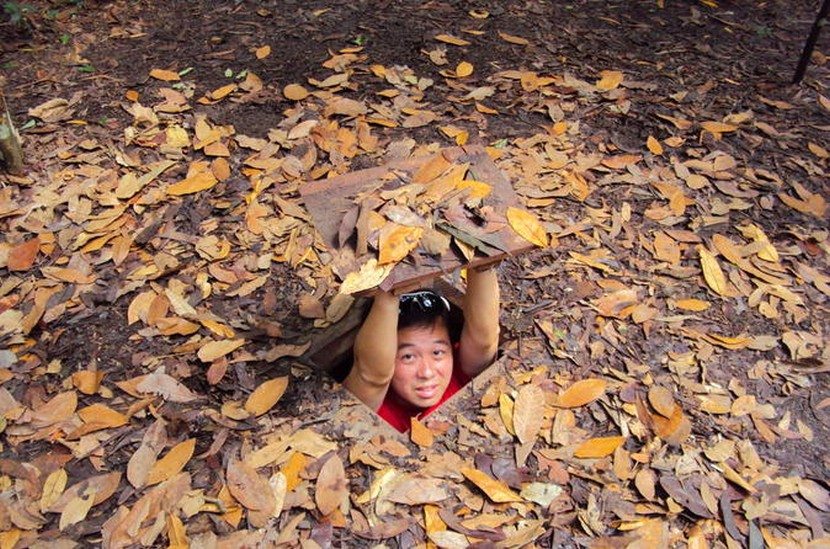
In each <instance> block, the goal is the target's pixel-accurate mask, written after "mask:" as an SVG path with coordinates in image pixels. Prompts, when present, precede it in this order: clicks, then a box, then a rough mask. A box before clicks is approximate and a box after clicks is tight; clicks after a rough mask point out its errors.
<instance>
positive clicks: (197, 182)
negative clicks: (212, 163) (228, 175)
mask: <svg viewBox="0 0 830 549" xmlns="http://www.w3.org/2000/svg"><path fill="white" fill-rule="evenodd" d="M218 182H219V180H218V179H216V176H215V175H213V173H212V172H210V171H204V172H197V173H195V174H193V175H191V176H190V177H188V178H186V179H184V180H183V181H180V182H178V183H174V184H173V185H170V186H169V187H167V194H171V195H173V196H182V195H185V194H193V193H197V192H199V191H204V190H207V189H210V188H211V187H213V186H214V185H216V183H218Z"/></svg>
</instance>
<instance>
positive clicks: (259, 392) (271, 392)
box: [245, 376, 288, 417]
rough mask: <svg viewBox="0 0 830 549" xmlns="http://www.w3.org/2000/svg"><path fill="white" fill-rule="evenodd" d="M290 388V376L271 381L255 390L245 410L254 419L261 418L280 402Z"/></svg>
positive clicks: (247, 401)
mask: <svg viewBox="0 0 830 549" xmlns="http://www.w3.org/2000/svg"><path fill="white" fill-rule="evenodd" d="M287 387H288V376H282V377H277V378H274V379H270V380H268V381H266V382H264V383H262V384H260V386H259V387H257V388H256V389H254V392H253V393H251V394H250V396H249V397H248V399H247V400H246V401H245V410H247V411H248V412H250V413H251V414H252V415H253V416H254V417H258V416H261V415H262V414H264V413H266V412H267V411H268V410H270V409H271V408H273V407H274V405H275V404H276V403H277V402H278V401H279V400H280V398H281V397H282V395H283V393H285V389H286V388H287Z"/></svg>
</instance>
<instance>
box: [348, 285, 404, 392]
mask: <svg viewBox="0 0 830 549" xmlns="http://www.w3.org/2000/svg"><path fill="white" fill-rule="evenodd" d="M397 334H398V297H397V296H394V295H392V294H389V293H386V292H382V293H380V294H378V295H377V296H375V299H374V302H373V303H372V308H371V310H370V311H369V315H368V316H367V317H366V320H365V321H364V322H363V326H361V327H360V331H358V333H357V337H356V338H355V345H354V358H355V366H356V367H358V368H359V370H360V371H359V372H358V374H359V376H360V377H361V378H362V379H363V381H367V382H370V383H377V384H383V383H388V382H389V380H390V379H391V378H392V374H393V373H394V371H395V353H396V351H397Z"/></svg>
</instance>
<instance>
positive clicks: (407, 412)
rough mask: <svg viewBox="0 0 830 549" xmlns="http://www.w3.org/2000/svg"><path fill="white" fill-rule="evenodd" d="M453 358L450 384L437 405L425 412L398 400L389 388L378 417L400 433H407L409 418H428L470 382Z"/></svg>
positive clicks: (457, 361)
mask: <svg viewBox="0 0 830 549" xmlns="http://www.w3.org/2000/svg"><path fill="white" fill-rule="evenodd" d="M454 354H455V353H454ZM454 358H455V360H453V367H452V376H450V383H449V385H447V390H446V391H444V394H443V395H441V399H440V400H439V401H438V403H437V404H434V405H432V406H430V407H429V408H427V409H426V410H424V409H423V408H416V407H414V406H411V405H409V404H407V403H406V402H404V401H403V400H401V399H400V398H398V395H396V394H395V393H394V391H393V389H392V388H391V387H390V388H389V390H388V391H386V396H385V397H384V399H383V402H382V403H381V405H380V408H378V415H379V416H380V417H382V418H383V419H385V420H386V422H387V423H388V424H390V425H391V426H392V427H394V428H395V429H397V430H398V431H400V432H401V433H405V432H407V431H408V430H409V426H410V418H412V417H413V416H417V415H420V416H421V417H426V416H428V415H429V414H431V413H432V412H433V411H435V410H436V409H437V408H438V407H439V406H441V404H443V403H444V402H446V400H447V399H448V398H450V397H451V396H453V395H454V394H455V393H457V392H458V390H459V389H461V388H462V387H464V386H465V385H466V384H467V383H468V382H469V381H470V378H469V377H467V375H466V374H465V373H464V372H462V371H461V367H460V366H459V360H458V359H457V357H454Z"/></svg>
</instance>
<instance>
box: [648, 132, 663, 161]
mask: <svg viewBox="0 0 830 549" xmlns="http://www.w3.org/2000/svg"><path fill="white" fill-rule="evenodd" d="M646 147H648V150H649V151H650V152H651V154H654V155H657V156H660V155H661V154H663V145H661V144H660V142H659V141H657V139H655V137H654V136H653V135H649V136H648V139H646Z"/></svg>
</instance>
